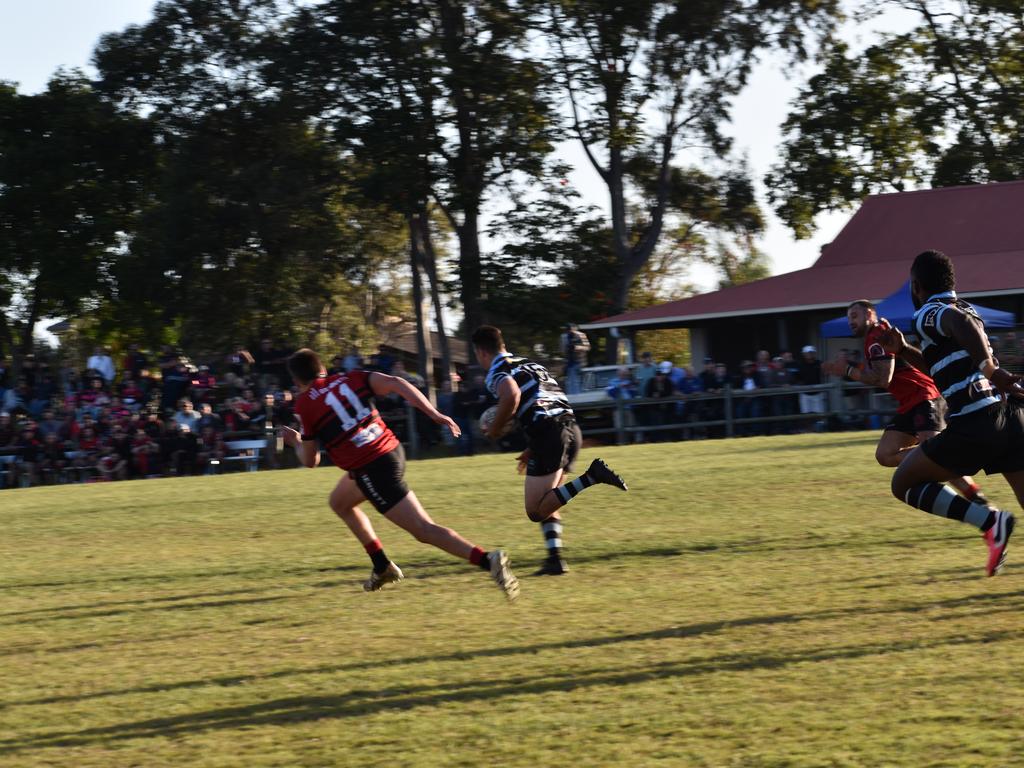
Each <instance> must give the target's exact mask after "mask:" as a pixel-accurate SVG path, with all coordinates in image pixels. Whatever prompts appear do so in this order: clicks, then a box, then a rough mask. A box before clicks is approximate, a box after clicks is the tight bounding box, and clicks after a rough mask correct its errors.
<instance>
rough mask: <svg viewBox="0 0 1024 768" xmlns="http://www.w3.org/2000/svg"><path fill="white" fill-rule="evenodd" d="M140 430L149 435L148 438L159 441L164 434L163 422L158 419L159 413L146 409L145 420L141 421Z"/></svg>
mask: <svg viewBox="0 0 1024 768" xmlns="http://www.w3.org/2000/svg"><path fill="white" fill-rule="evenodd" d="M142 431H143V432H145V433H146V435H148V436H149V439H150V440H156V441H159V440H160V438H161V437H163V435H164V423H163V422H162V421H161V420H160V414H159V413H158V412H157V411H152V410H151V411H148V412H147V413H146V420H145V421H144V422H142Z"/></svg>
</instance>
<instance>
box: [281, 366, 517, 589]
mask: <svg viewBox="0 0 1024 768" xmlns="http://www.w3.org/2000/svg"><path fill="white" fill-rule="evenodd" d="M288 371H289V373H291V375H292V379H293V380H294V381H295V384H296V385H297V386H298V388H299V394H298V396H297V397H296V398H295V415H296V417H297V418H298V420H299V423H300V424H301V426H302V432H301V433H300V432H298V431H296V430H294V429H291V428H289V427H283V428H282V429H281V435H282V437H283V438H284V441H285V442H286V443H287V444H288V445H290V446H291V447H292V448H294V449H295V453H296V454H297V455H298V457H299V461H301V462H302V463H303V464H304V465H305V466H307V467H315V466H317V465H318V464H319V463H320V448H321V447H322V448H323V449H324V450H326V451H327V455H328V456H330V458H331V461H332V462H334V464H335V465H336V466H337V467H339V468H340V469H342V470H343V471H344V472H345V474H344V475H342V477H341V480H339V481H338V484H337V485H336V486H335V488H334V490H333V491H331V495H330V496H329V497H328V499H327V503H328V504H329V505H330V507H331V509H333V510H334V512H335V514H336V515H337V516H338V517H340V518H341V519H342V520H343V521H344V523H345V525H347V526H348V527H349V530H350V531H352V534H353V535H354V536H355V537H356V538H357V539H358V540H359V543H360V544H362V545H363V547H364V548H365V549H366V553H367V554H368V555H369V556H370V560H371V562H372V563H373V570H372V571H371V572H370V578H368V579H367V580H366V581H365V582H363V589H365V590H366V591H367V592H375V591H377V590H378V589H380V588H381V587H383V586H384V585H385V584H390V583H392V582H395V581H400V580H401V579H402V578H403V574H402V571H401V569H400V568H399V567H398V566H397V565H396V564H395V563H393V562H391V560H390V559H389V558H388V557H387V555H385V554H384V548H383V546H382V545H381V543H380V539H378V538H377V534H376V533H375V532H374V530H373V525H372V524H371V523H370V519H369V518H368V517H367V516H366V515H365V514H364V513H363V511H362V510H361V509H360V508H359V505H360V504H361V503H362V502H364V501H367V500H369V501H370V503H371V504H373V506H374V507H375V508H376V509H377V511H378V512H380V514H381V515H383V516H384V517H385V518H387V519H388V520H390V521H391V522H392V523H394V524H395V525H397V526H398V527H400V528H404V529H405V530H406V531H408V532H409V533H410V534H412V535H413V536H414V537H415V538H416V540H417V541H422V542H424V543H425V544H432V545H433V546H435V547H437V548H438V549H440V550H443V551H445V552H447V553H448V554H450V555H454V556H455V557H459V558H462V559H463V560H468V561H469V562H470V563H471V564H472V565H474V566H477V567H479V568H481V569H482V570H484V571H487V572H489V573H490V574H491V578H492V579H494V583H495V584H497V585H498V587H499V588H500V589H501V590H502V591H503V592H504V593H505V595H506V597H508V599H509V600H514V599H515V598H516V597H518V595H519V582H518V580H517V579H516V577H515V575H514V574H513V573H512V570H511V568H509V561H508V555H507V554H506V553H505V551H504V550H501V549H495V550H491V551H490V552H485V551H484V550H483V549H481V548H480V547H478V546H475V545H474V544H472V543H471V542H469V541H467V540H466V539H464V538H463V537H462V536H460V535H459V534H458V533H457V532H455V531H453V530H452V529H451V528H445V527H444V526H441V525H438V524H437V523H435V522H434V521H433V520H431V519H430V515H428V514H427V513H426V512H425V511H424V509H423V507H422V506H421V505H420V502H419V499H417V498H416V494H415V493H413V492H412V491H410V490H409V486H408V485H406V484H405V477H404V476H405V453H404V452H403V450H402V444H401V443H400V442H399V441H398V438H397V437H395V433H394V432H392V431H391V430H390V429H389V428H388V425H387V424H385V423H384V420H383V419H382V418H381V417H380V414H379V413H378V412H377V408H376V407H375V406H374V398H375V397H385V396H387V395H398V396H399V397H401V398H403V399H404V400H406V401H408V402H409V403H411V404H412V405H413V407H415V408H418V409H419V410H421V411H422V412H423V413H425V414H426V415H427V416H429V417H430V418H431V420H433V421H434V422H435V423H437V424H440V425H442V426H445V427H447V428H448V429H449V430H451V432H452V434H453V435H454V436H455V437H458V436H459V427H458V425H456V424H455V422H454V421H452V420H451V419H450V418H448V417H447V416H445V415H444V414H442V413H441V412H439V411H438V410H437V409H436V408H434V406H432V405H431V404H430V401H429V400H427V398H425V397H424V396H423V394H422V393H421V392H420V391H419V390H418V389H416V388H415V387H414V386H412V384H410V383H409V382H407V381H406V380H405V379H399V378H397V377H395V376H388V375H387V374H384V373H378V372H376V371H358V370H357V371H348V372H345V373H336V374H333V375H331V376H328V375H327V373H326V372H325V371H324V367H323V365H322V364H321V362H320V358H319V357H318V356H317V354H316V353H315V352H314V351H313V350H311V349H300V350H299V351H298V352H296V353H295V354H293V355H292V356H291V357H290V358H288Z"/></svg>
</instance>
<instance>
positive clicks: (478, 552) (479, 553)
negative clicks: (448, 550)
mask: <svg viewBox="0 0 1024 768" xmlns="http://www.w3.org/2000/svg"><path fill="white" fill-rule="evenodd" d="M485 554H487V553H486V552H484V551H483V550H482V549H480V547H473V551H472V552H470V553H469V562H470V564H472V565H480V561H482V560H483V559H484V555H485Z"/></svg>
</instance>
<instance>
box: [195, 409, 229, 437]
mask: <svg viewBox="0 0 1024 768" xmlns="http://www.w3.org/2000/svg"><path fill="white" fill-rule="evenodd" d="M197 427H198V429H199V431H200V433H201V432H202V431H203V430H204V429H206V428H207V427H210V428H211V429H212V430H213V431H214V432H218V433H220V432H223V431H224V419H222V418H221V417H220V416H219V415H218V414H216V413H214V412H213V405H211V404H210V403H203V404H202V405H200V406H199V422H198V424H197Z"/></svg>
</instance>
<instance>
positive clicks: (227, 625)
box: [0, 432, 1024, 768]
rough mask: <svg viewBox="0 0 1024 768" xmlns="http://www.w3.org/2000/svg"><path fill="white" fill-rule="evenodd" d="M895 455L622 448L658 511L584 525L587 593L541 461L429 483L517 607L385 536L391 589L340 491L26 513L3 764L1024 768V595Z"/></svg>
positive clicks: (68, 501)
mask: <svg viewBox="0 0 1024 768" xmlns="http://www.w3.org/2000/svg"><path fill="white" fill-rule="evenodd" d="M877 438H878V435H877V433H874V432H870V433H850V432H847V433H839V434H811V435H796V436H777V437H753V438H749V439H746V440H743V441H736V440H718V441H701V442H684V443H671V444H664V443H662V444H653V445H637V446H629V447H620V448H614V447H613V448H604V449H602V452H601V454H600V455H602V456H603V457H605V458H606V459H608V460H609V461H610V462H612V463H613V464H614V466H615V467H616V469H617V470H619V471H620V472H621V473H622V474H623V475H624V477H625V478H626V479H627V481H628V482H629V484H630V487H631V491H630V493H629V494H628V495H623V494H621V493H618V492H616V491H613V490H612V489H608V488H599V489H594V490H592V491H589V492H588V494H587V495H585V496H582V497H580V498H579V499H577V500H575V501H573V502H572V504H571V505H570V506H569V508H568V510H567V513H566V526H565V542H566V557H567V560H568V562H569V565H570V567H571V569H572V570H571V572H570V573H569V574H568V575H566V576H564V577H558V578H552V577H546V578H545V577H537V578H531V577H530V576H529V573H530V571H531V570H533V568H534V567H536V565H537V564H538V563H539V562H540V560H541V558H542V556H543V542H542V539H541V536H540V533H539V530H538V528H537V526H536V525H535V524H531V523H529V522H528V521H527V520H526V518H525V516H524V515H523V513H522V511H521V508H520V505H521V497H522V487H521V486H522V480H521V478H520V477H518V476H517V475H516V473H515V470H514V466H515V462H514V459H513V455H508V454H504V455H494V454H491V455H486V456H476V457H466V458H447V459H440V460H427V461H420V462H414V463H411V464H410V465H409V469H408V475H407V477H408V480H409V483H410V485H411V487H413V488H414V489H415V490H416V492H417V494H418V495H419V496H420V498H421V500H422V501H423V503H424V506H425V507H426V508H427V510H428V511H429V512H430V513H431V514H432V515H433V516H434V517H435V519H437V520H438V521H439V522H442V523H446V524H450V525H452V526H454V527H456V528H457V529H459V530H460V531H463V532H465V534H466V535H467V536H470V537H472V538H474V539H475V540H477V541H479V542H480V543H481V544H482V545H484V546H497V545H500V546H503V547H507V548H508V549H509V551H510V553H511V555H512V561H513V566H514V567H515V568H516V570H517V572H518V573H519V575H520V576H521V577H522V597H521V599H520V600H519V601H518V603H516V604H512V605H509V604H507V603H506V602H505V600H504V599H503V598H502V596H501V594H500V593H499V592H498V591H497V590H496V589H495V588H494V586H493V585H492V584H491V583H490V581H489V580H488V579H487V577H486V575H484V574H482V573H480V572H479V571H476V570H474V569H472V568H470V567H468V566H467V565H465V564H463V563H461V562H458V561H456V560H454V559H449V558H446V556H444V555H443V554H442V553H440V552H438V551H437V550H434V549H432V548H430V547H427V546H425V545H422V544H418V543H417V542H415V541H414V540H412V539H411V538H410V537H409V536H407V535H406V534H405V533H404V532H402V531H399V530H398V529H397V528H395V527H393V526H389V525H387V524H386V523H384V522H380V523H378V532H379V533H380V534H381V537H382V539H383V541H384V544H385V546H386V547H387V549H388V552H389V554H390V555H391V557H393V558H394V559H395V560H396V562H398V563H399V564H401V566H402V567H403V568H404V569H405V573H406V576H407V578H406V580H405V581H404V582H402V583H401V584H399V585H395V586H393V587H390V588H387V589H385V590H384V591H381V592H379V593H374V594H365V593H363V592H362V591H361V589H360V586H359V584H360V581H361V579H362V578H364V577H365V576H366V575H367V573H368V571H369V562H368V560H367V559H366V556H365V555H364V553H363V552H362V551H361V549H360V548H359V547H358V545H357V544H356V543H355V542H354V541H353V540H352V538H351V536H350V535H349V534H348V532H347V531H346V530H344V527H343V526H342V524H341V523H340V522H339V521H338V520H337V519H335V517H334V516H333V514H331V512H330V511H329V510H328V509H327V506H326V504H325V499H326V495H327V493H328V491H329V489H330V488H331V486H332V485H333V483H334V482H335V481H336V479H337V476H338V473H337V470H335V469H332V468H322V469H318V470H284V471H279V472H268V473H236V474H232V475H224V476H206V477H190V478H169V479H159V480H149V481H144V482H143V481H138V482H135V481H133V482H125V483H110V484H95V485H79V486H55V487H46V488H31V489H16V490H10V491H7V492H5V493H4V495H3V508H2V510H0V514H2V517H3V536H2V537H0V556H2V560H3V562H4V568H3V570H2V572H0V586H2V590H0V595H2V597H0V620H2V623H0V654H2V658H3V670H4V673H3V674H2V675H0V687H2V695H0V700H2V709H0V720H2V722H3V728H2V729H0V765H2V766H18V767H19V768H22V767H24V766H37V765H39V766H41V765H47V766H58V765H59V766H76V767H78V766H97V767H100V766H102V767H103V768H109V767H110V766H134V765H138V766H164V765H176V766H184V765H187V766H236V765H245V766H251V767H262V766H395V767H396V768H397V767H400V766H401V767H416V768H419V767H424V768H425V767H427V766H474V767H476V766H482V765H487V766H504V767H508V766H524V767H525V766H530V767H531V768H533V767H535V766H553V765H565V766H616V765H636V766H647V765H665V766H687V767H690V766H745V767H755V766H756V767H759V768H767V767H768V766H773V767H778V766H788V767H790V768H796V767H800V768H805V767H806V768H810V767H811V766H815V767H820V766H844V767H852V766H882V765H885V766H914V767H915V768H925V767H926V766H945V767H949V766H963V767H964V768H967V767H968V766H1010V765H1019V764H1020V760H1021V758H1020V754H1019V752H1020V745H1021V737H1020V732H1019V730H1018V729H1017V728H1016V727H1014V722H1015V720H1016V715H1017V713H1018V712H1020V711H1021V708H1022V707H1024V685H1022V683H1024V673H1022V672H1021V670H1020V666H1019V663H1018V660H1019V659H1020V658H1021V654H1022V653H1024V634H1022V632H1021V628H1020V614H1021V609H1022V608H1024V576H1022V574H1024V569H1022V568H1021V567H1019V566H1018V565H1017V558H1016V557H1015V553H1014V552H1013V550H1012V548H1011V553H1010V562H1009V565H1008V567H1007V568H1006V569H1005V571H1004V573H1003V574H1002V575H1000V576H999V577H997V578H994V579H986V578H985V576H984V562H985V554H986V550H985V547H984V545H983V544H982V542H981V540H980V538H979V537H978V536H977V534H976V533H975V532H974V530H973V529H971V528H970V527H968V526H964V525H959V524H956V523H954V522H950V521H946V520H940V519H938V518H935V517H932V516H930V515H926V514H924V513H923V512H918V511H915V510H912V509H910V508H908V507H906V506H905V505H902V504H899V503H898V502H897V501H895V500H894V499H893V498H891V496H890V495H889V492H888V481H889V477H890V474H891V471H890V470H886V469H883V468H881V467H878V466H877V465H876V464H875V463H874V460H873V452H874V445H875V443H876V441H877ZM596 455H598V454H597V453H596V452H595V451H594V450H587V451H584V453H583V455H582V456H581V460H582V461H581V463H582V462H588V461H589V460H590V459H591V458H593V457H594V456H596ZM583 466H585V463H583ZM981 481H982V482H983V483H984V487H985V490H986V492H987V493H988V494H989V496H990V498H991V499H992V500H993V502H994V503H997V504H999V505H1002V506H1007V505H1010V504H1011V502H1012V496H1011V493H1010V492H1009V489H1008V488H1007V486H1006V485H1005V483H1004V482H1003V480H1002V478H990V479H988V480H984V478H982V479H981ZM371 514H374V515H375V513H372V512H371ZM375 519H376V518H375Z"/></svg>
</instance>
